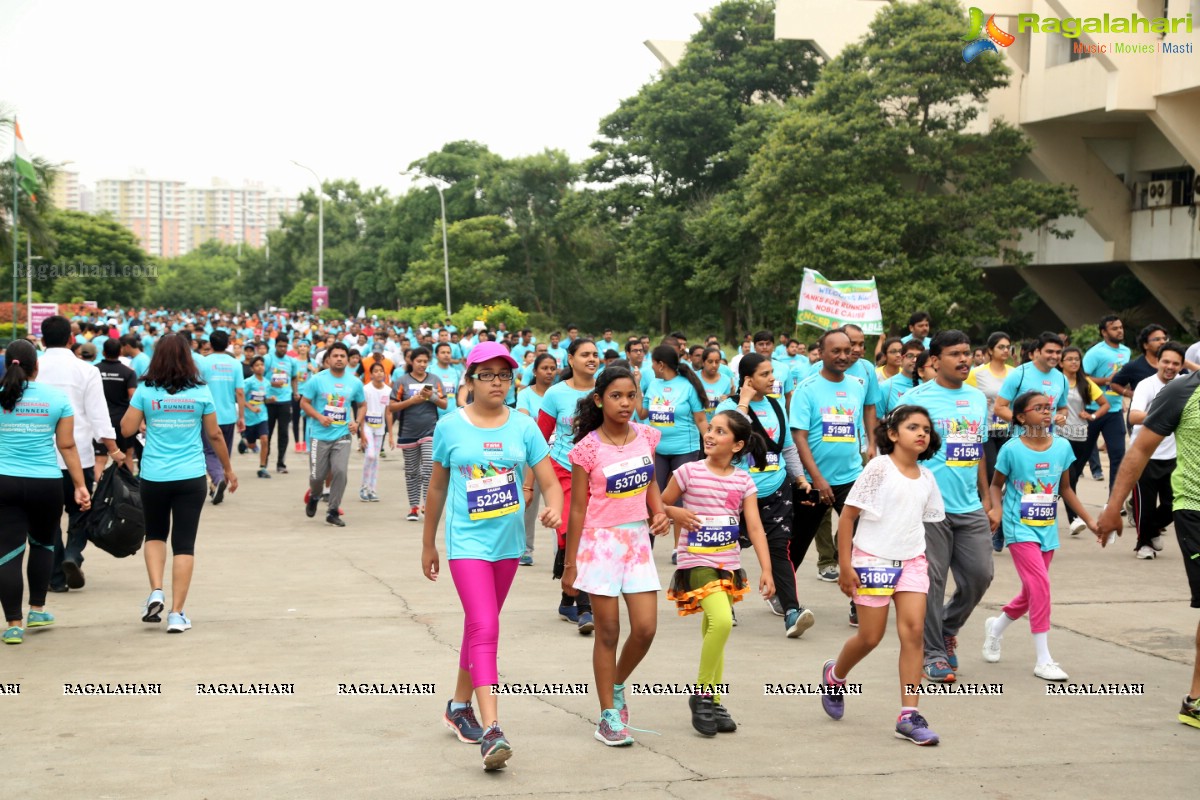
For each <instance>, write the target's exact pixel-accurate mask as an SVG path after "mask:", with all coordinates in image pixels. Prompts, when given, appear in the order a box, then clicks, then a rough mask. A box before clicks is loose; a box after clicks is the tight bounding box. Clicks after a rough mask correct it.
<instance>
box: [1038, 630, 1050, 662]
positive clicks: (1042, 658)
mask: <svg viewBox="0 0 1200 800" xmlns="http://www.w3.org/2000/svg"><path fill="white" fill-rule="evenodd" d="M1033 646H1034V648H1036V650H1037V663H1039V664H1049V663H1050V662H1051V661H1053V660H1054V659H1053V658H1051V657H1050V643H1049V642H1047V641H1046V634H1045V633H1035V634H1034V635H1033Z"/></svg>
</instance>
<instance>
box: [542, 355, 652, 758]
mask: <svg viewBox="0 0 1200 800" xmlns="http://www.w3.org/2000/svg"><path fill="white" fill-rule="evenodd" d="M639 400H640V397H639V393H638V386H637V384H636V383H635V382H634V380H633V375H632V374H631V373H630V372H629V370H627V369H623V368H621V367H610V368H609V369H606V370H605V371H604V373H603V374H602V375H601V376H600V378H599V379H597V381H596V389H595V391H593V392H592V393H590V394H587V395H585V396H584V397H583V398H582V399H580V401H579V405H578V406H577V408H576V411H575V420H574V422H573V424H572V428H573V431H572V432H573V434H574V436H573V438H574V440H575V446H574V447H573V448H572V449H571V452H570V453H569V455H568V460H569V461H570V462H571V515H570V520H569V522H568V524H567V542H566V545H567V546H566V554H565V556H564V560H563V577H562V585H563V591H564V592H565V593H567V594H569V595H572V596H574V595H575V594H576V593H577V592H580V591H583V592H587V593H588V595H589V596H590V597H591V600H592V611H593V613H594V614H595V623H596V643H595V646H594V650H593V654H592V664H593V666H594V669H595V672H596V694H597V695H599V699H600V724H599V725H598V726H597V728H596V738H597V739H599V740H600V741H601V742H603V743H604V744H606V745H609V746H616V745H628V744H633V737H632V736H630V735H629V733H628V731H627V729H626V728H627V724H628V721H629V710H628V709H627V708H626V707H625V698H624V688H625V681H626V680H628V679H629V675H630V673H631V672H633V669H634V668H635V667H636V666H637V665H638V663H640V662H641V660H642V659H643V658H645V656H646V653H647V652H649V650H650V643H651V642H653V641H654V633H655V629H656V625H657V622H656V616H657V611H658V596H657V594H656V592H658V591H659V590H660V589H661V588H662V585H661V584H660V583H659V580H658V570H657V569H655V566H654V560H653V559H652V558H651V554H650V536H649V534H651V533H653V534H655V535H662V534H664V533H666V532H667V530H668V529H669V527H670V523H669V522H668V521H667V515H666V513H665V512H664V511H663V504H662V496H661V495H660V494H659V491H658V484H657V483H655V481H654V447H655V445H657V444H658V438H659V434H658V431H656V430H654V429H653V428H651V427H649V426H648V425H630V424H629V419H630V417H631V416H632V415H633V414H634V413H635V412H636V409H637V406H638V402H639ZM648 517H649V518H650V524H649V525H647V524H646V520H647V518H648ZM621 595H624V596H625V604H626V606H628V607H629V627H630V632H629V638H628V639H626V641H625V647H624V648H623V649H622V650H621V661H620V663H619V664H618V663H617V640H618V639H619V637H620V633H621V611H620V604H619V602H618V598H620V597H621Z"/></svg>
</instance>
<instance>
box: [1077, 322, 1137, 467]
mask: <svg viewBox="0 0 1200 800" xmlns="http://www.w3.org/2000/svg"><path fill="white" fill-rule="evenodd" d="M1100 335H1101V337H1102V338H1101V340H1100V341H1099V342H1096V344H1094V345H1092V346H1091V348H1089V349H1088V351H1087V353H1085V354H1084V356H1083V371H1084V374H1086V375H1087V376H1088V377H1089V378H1091V379H1092V381H1094V382H1095V384H1096V385H1097V386H1099V387H1100V388H1101V389H1103V390H1104V396H1105V398H1107V400H1108V413H1107V414H1104V415H1103V416H1101V417H1100V419H1092V420H1091V421H1089V422H1088V433H1087V445H1086V447H1087V451H1086V452H1088V453H1091V452H1092V448H1094V447H1095V446H1096V441H1097V440H1098V439H1099V438H1100V436H1101V435H1103V436H1104V445H1105V447H1106V448H1107V449H1108V488H1109V491H1111V490H1112V486H1113V481H1115V480H1116V478H1117V470H1118V469H1120V468H1121V459H1123V458H1125V418H1124V417H1123V416H1122V414H1121V406H1122V404H1123V403H1124V394H1123V393H1118V392H1117V391H1116V389H1115V388H1114V387H1113V386H1112V380H1113V378H1115V377H1116V375H1117V373H1118V372H1120V371H1121V368H1122V367H1124V366H1125V365H1126V364H1128V363H1129V356H1130V352H1129V348H1128V347H1126V346H1125V345H1124V344H1122V342H1121V340H1122V339H1124V338H1125V326H1124V325H1123V324H1122V323H1121V318H1120V317H1118V316H1117V315H1115V314H1109V315H1108V316H1106V317H1103V318H1102V319H1101V320H1100ZM1129 388H1130V391H1129V395H1130V396H1131V397H1132V396H1133V391H1132V389H1133V387H1129ZM1097 408H1099V406H1097V405H1096V404H1095V403H1090V404H1089V405H1088V407H1087V410H1088V411H1095V410H1096V409H1097Z"/></svg>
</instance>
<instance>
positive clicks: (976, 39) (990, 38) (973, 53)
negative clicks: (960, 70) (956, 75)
mask: <svg viewBox="0 0 1200 800" xmlns="http://www.w3.org/2000/svg"><path fill="white" fill-rule="evenodd" d="M985 32H986V35H984V34H985ZM1016 40H1017V37H1015V36H1013V35H1012V34H1011V33H1009V32H1008V31H1003V30H1000V26H998V25H997V24H996V15H995V14H993V15H992V16H990V17H988V21H987V25H984V24H983V12H982V11H981V10H979V9H978V8H975V7H974V6H972V7H971V30H970V31H968V32H967V35H966V36H964V37H963V41H964V42H970V44H968V45H967V46H966V47H964V48H963V53H962V55H963V61H965V62H967V63H968V64H970V63H971V62H972V61H974V60H975V58H976V57H977V56H978V55H979V54H980V53H983V52H986V51H988V50H991V51H992V52H993V53H999V52H1000V51H999V50H997V49H996V45H1000V46H1001V47H1008V46H1009V45H1010V44H1012V43H1013V42H1015V41H1016Z"/></svg>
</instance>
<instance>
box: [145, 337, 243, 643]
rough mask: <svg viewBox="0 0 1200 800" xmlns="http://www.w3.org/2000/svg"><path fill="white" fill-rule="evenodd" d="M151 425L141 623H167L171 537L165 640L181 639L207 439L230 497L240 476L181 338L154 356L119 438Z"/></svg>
mask: <svg viewBox="0 0 1200 800" xmlns="http://www.w3.org/2000/svg"><path fill="white" fill-rule="evenodd" d="M143 421H145V423H146V445H145V450H144V452H143V454H142V463H141V471H140V473H139V475H140V479H141V495H142V510H143V513H144V515H145V519H146V547H145V549H144V550H143V551H142V552H143V553H144V554H145V559H146V573H147V575H148V577H149V579H150V596H149V597H147V598H146V603H145V605H144V607H143V610H142V622H151V623H156V622H162V611H163V607H164V605H165V600H166V598H165V596H164V594H163V589H162V586H163V572H164V571H165V569H166V563H167V536H168V535H170V538H171V552H172V559H171V609H170V611H169V613H168V614H167V633H183V632H184V631H186V630H189V629H190V628H191V627H192V621H191V620H190V619H189V618H188V616H187V615H186V614H184V604H185V603H186V602H187V595H188V589H189V588H190V586H191V583H192V571H193V569H194V568H195V564H196V559H195V552H196V531H197V529H198V528H199V527H200V512H201V510H202V509H203V508H204V499H205V497H206V496H207V494H208V485H207V480H206V478H205V465H204V447H203V446H202V444H201V438H200V437H201V434H203V436H205V437H207V438H208V441H209V444H210V446H211V447H212V449H213V452H215V453H216V454H217V459H218V460H219V461H220V462H221V468H222V469H223V470H224V471H225V482H226V485H227V487H228V491H229V492H231V493H232V492H236V491H237V486H238V480H237V475H235V474H234V472H233V465H232V464H230V463H229V451H228V450H227V449H226V447H225V437H224V436H222V435H221V428H220V427H219V426H218V425H217V415H216V407H215V406H214V405H213V399H212V393H211V392H210V391H209V389H208V386H206V385H205V384H204V382H203V381H202V380H200V372H199V370H198V369H197V367H196V362H195V360H194V359H193V358H192V351H191V348H190V347H189V346H188V342H187V340H186V339H184V337H182V336H178V335H167V336H164V337H162V339H160V340H159V342H158V344H157V346H155V348H154V357H153V358H152V359H150V366H149V367H148V368H147V369H146V373H145V374H144V375H143V376H142V383H141V384H140V385H139V386H138V388H137V390H136V391H135V392H134V393H133V398H132V399H130V401H129V410H128V411H126V412H125V417H124V418H123V419H122V420H121V434H122V435H123V436H125V437H132V436H134V435H135V434H137V432H138V429H139V428H140V427H141V426H142V422H143Z"/></svg>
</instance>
